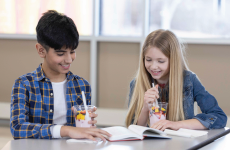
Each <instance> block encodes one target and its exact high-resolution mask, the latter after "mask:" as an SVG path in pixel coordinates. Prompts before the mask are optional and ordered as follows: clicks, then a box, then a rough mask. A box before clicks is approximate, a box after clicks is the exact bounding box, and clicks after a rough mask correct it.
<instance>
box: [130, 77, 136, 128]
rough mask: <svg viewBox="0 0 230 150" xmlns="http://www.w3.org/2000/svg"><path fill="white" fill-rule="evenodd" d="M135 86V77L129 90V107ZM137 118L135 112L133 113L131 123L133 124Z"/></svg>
mask: <svg viewBox="0 0 230 150" xmlns="http://www.w3.org/2000/svg"><path fill="white" fill-rule="evenodd" d="M134 87H135V79H134V80H132V81H131V82H130V90H129V102H128V107H129V106H130V102H131V98H132V96H133V89H134ZM134 118H135V114H134V115H133V118H132V121H131V124H133V122H134Z"/></svg>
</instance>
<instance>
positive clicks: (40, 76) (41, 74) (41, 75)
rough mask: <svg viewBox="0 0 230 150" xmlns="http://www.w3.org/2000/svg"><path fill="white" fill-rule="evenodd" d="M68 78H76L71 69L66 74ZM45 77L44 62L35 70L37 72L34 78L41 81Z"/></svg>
mask: <svg viewBox="0 0 230 150" xmlns="http://www.w3.org/2000/svg"><path fill="white" fill-rule="evenodd" d="M66 78H67V81H68V80H72V79H73V78H74V74H73V73H72V72H71V71H69V72H68V73H67V74H66ZM43 79H46V76H45V74H44V72H43V70H42V63H41V64H40V65H39V66H38V68H37V69H36V70H35V74H34V80H36V81H41V80H43Z"/></svg>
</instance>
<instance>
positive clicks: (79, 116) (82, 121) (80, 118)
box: [74, 105, 95, 127]
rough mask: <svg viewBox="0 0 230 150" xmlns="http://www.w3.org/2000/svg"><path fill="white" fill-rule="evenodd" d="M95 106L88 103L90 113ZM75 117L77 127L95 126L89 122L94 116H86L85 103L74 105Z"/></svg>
mask: <svg viewBox="0 0 230 150" xmlns="http://www.w3.org/2000/svg"><path fill="white" fill-rule="evenodd" d="M94 107H95V106H93V105H87V110H88V112H89V114H91V113H92V111H93V109H94ZM74 117H75V124H76V127H90V126H93V125H92V124H89V123H88V122H89V121H90V120H93V118H90V117H89V118H86V111H85V106H84V105H75V106H74Z"/></svg>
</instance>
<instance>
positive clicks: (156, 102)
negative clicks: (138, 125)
mask: <svg viewBox="0 0 230 150" xmlns="http://www.w3.org/2000/svg"><path fill="white" fill-rule="evenodd" d="M152 87H154V82H152ZM155 104H156V107H158V108H159V105H158V101H157V99H156V101H155Z"/></svg>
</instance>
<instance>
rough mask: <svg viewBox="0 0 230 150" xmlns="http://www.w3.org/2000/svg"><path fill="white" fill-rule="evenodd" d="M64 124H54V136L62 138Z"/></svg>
mask: <svg viewBox="0 0 230 150" xmlns="http://www.w3.org/2000/svg"><path fill="white" fill-rule="evenodd" d="M62 126H63V125H54V126H52V127H50V131H51V134H52V138H62V137H61V127H62Z"/></svg>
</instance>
